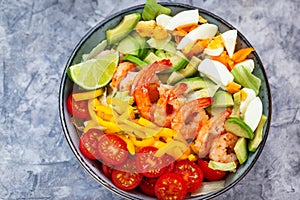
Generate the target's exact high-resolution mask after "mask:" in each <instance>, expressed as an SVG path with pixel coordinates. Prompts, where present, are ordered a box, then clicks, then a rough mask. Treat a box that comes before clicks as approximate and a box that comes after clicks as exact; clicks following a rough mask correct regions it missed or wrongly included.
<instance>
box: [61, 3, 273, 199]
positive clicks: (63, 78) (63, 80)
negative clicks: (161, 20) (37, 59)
mask: <svg viewBox="0 0 300 200" xmlns="http://www.w3.org/2000/svg"><path fill="white" fill-rule="evenodd" d="M159 4H161V5H163V6H173V7H178V8H183V9H197V10H198V11H199V12H200V13H205V14H206V15H208V16H210V17H211V18H213V19H215V20H217V21H219V22H221V23H222V24H224V25H226V26H227V27H229V28H230V29H235V30H237V31H238V36H239V37H240V38H241V40H242V41H243V42H244V43H245V44H246V45H247V46H248V47H252V45H251V43H250V42H249V41H248V40H247V39H246V37H245V36H244V35H243V34H242V33H241V32H240V31H239V30H238V29H237V28H235V27H234V26H233V25H231V24H230V23H229V22H227V21H226V20H225V19H223V18H221V17H220V16H218V15H216V14H214V13H212V12H210V11H208V10H205V9H203V8H199V7H197V6H194V5H189V4H184V3H173V2H170V3H169V2H159ZM144 6H145V4H139V5H135V6H132V7H128V8H125V9H123V10H120V11H118V12H115V13H113V14H111V15H109V16H108V17H106V18H105V19H103V20H101V21H99V22H98V23H97V24H96V25H95V26H93V27H92V28H90V29H89V30H88V31H87V32H86V33H85V34H84V36H83V37H82V38H81V39H80V40H79V42H78V43H77V44H76V46H75V48H74V49H73V50H72V52H71V55H70V56H69V58H68V60H67V63H66V64H65V66H64V70H63V73H62V76H61V82H60V85H59V99H58V101H59V117H60V121H61V126H62V129H63V132H64V135H65V138H66V140H67V142H68V145H69V147H70V148H71V150H72V153H73V154H74V155H75V157H76V159H77V160H78V162H79V163H80V165H81V166H82V167H83V168H84V169H85V171H86V172H87V173H88V174H89V175H90V176H92V177H93V178H94V179H95V180H96V181H97V182H99V183H100V184H101V185H102V186H104V187H106V188H107V189H108V190H110V191H112V192H114V193H115V194H117V195H119V196H121V197H123V198H126V199H137V198H135V197H132V196H129V194H128V193H127V192H125V191H122V190H120V189H117V188H116V187H115V188H114V187H111V186H110V185H109V184H107V183H106V182H105V180H103V179H102V178H101V177H99V176H98V175H96V174H95V172H94V171H93V170H92V169H91V168H90V166H89V165H88V164H87V163H86V162H85V161H84V160H83V158H82V157H81V156H80V154H79V153H78V151H77V149H76V148H75V144H74V143H73V141H72V139H71V137H70V133H69V130H68V128H67V123H66V119H65V116H64V110H65V106H64V102H63V95H64V91H65V85H66V81H67V79H68V77H67V68H68V67H69V66H70V64H71V63H72V61H73V59H74V57H75V55H76V53H77V52H78V50H79V49H80V48H81V46H82V45H83V44H84V43H85V42H86V41H87V40H88V39H89V37H91V36H92V35H93V34H94V33H95V32H96V31H97V30H98V29H99V28H100V27H101V26H102V25H104V24H106V23H107V22H109V21H111V20H112V19H113V18H115V17H118V16H120V15H122V14H125V13H128V12H131V11H134V10H138V9H143V8H144ZM252 53H253V54H254V56H255V58H256V60H257V63H258V65H259V66H260V69H261V71H262V74H263V77H264V79H265V84H266V89H267V93H268V109H269V112H268V116H267V123H266V125H265V132H264V137H263V140H262V142H261V144H260V146H259V148H258V149H257V150H256V155H255V157H254V159H253V161H252V162H251V163H250V164H249V166H248V167H247V168H246V170H245V171H244V172H243V173H242V174H241V175H240V176H239V177H238V178H237V179H236V180H235V181H233V182H232V183H230V184H229V185H227V186H226V187H224V188H223V189H221V190H219V191H216V192H212V193H208V194H205V195H204V196H203V197H204V199H211V198H215V197H217V196H220V195H221V194H223V193H225V192H226V191H228V190H230V189H231V188H232V187H233V186H235V185H236V184H237V183H238V182H240V181H241V180H242V179H243V178H244V177H245V176H246V175H247V174H248V173H249V171H250V170H251V169H252V168H253V166H254V164H255V163H256V161H257V160H258V158H259V157H260V155H261V153H262V151H263V149H264V146H265V143H266V141H267V138H268V134H269V131H270V126H271V118H272V94H271V89H270V84H269V81H268V77H267V74H266V71H265V68H264V66H263V63H262V61H261V59H260V57H259V55H258V53H257V51H254V52H252ZM198 198H199V196H194V197H190V198H189V199H198Z"/></svg>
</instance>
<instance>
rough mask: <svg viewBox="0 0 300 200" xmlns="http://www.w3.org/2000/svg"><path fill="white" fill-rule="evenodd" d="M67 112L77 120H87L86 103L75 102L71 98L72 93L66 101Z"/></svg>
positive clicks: (88, 115)
mask: <svg viewBox="0 0 300 200" xmlns="http://www.w3.org/2000/svg"><path fill="white" fill-rule="evenodd" d="M67 110H68V112H69V113H70V114H71V115H73V116H74V117H77V118H89V117H90V114H89V109H88V101H87V100H83V101H75V100H74V99H73V97H72V93H71V94H70V95H69V96H68V99H67Z"/></svg>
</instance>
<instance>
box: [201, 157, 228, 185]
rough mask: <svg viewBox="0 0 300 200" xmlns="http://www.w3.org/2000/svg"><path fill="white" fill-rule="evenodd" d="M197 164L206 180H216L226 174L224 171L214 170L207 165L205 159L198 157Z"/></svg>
mask: <svg viewBox="0 0 300 200" xmlns="http://www.w3.org/2000/svg"><path fill="white" fill-rule="evenodd" d="M198 165H199V166H200V168H201V169H202V171H203V176H204V179H205V180H208V181H218V180H221V179H223V178H224V177H225V176H226V172H225V171H220V170H214V169H211V168H209V167H208V162H207V161H206V160H202V159H198Z"/></svg>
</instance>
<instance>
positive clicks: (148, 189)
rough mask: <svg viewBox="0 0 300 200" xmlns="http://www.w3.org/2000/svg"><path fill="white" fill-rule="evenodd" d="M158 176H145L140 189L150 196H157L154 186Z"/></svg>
mask: <svg viewBox="0 0 300 200" xmlns="http://www.w3.org/2000/svg"><path fill="white" fill-rule="evenodd" d="M157 180H158V178H148V177H145V176H144V177H143V179H142V182H141V184H140V189H141V190H142V191H143V192H144V193H145V194H147V195H149V196H155V192H154V187H155V183H156V181H157Z"/></svg>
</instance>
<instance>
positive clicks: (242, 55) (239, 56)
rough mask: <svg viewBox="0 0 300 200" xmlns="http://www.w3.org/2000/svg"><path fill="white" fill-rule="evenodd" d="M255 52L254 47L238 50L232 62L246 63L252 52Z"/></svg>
mask: <svg viewBox="0 0 300 200" xmlns="http://www.w3.org/2000/svg"><path fill="white" fill-rule="evenodd" d="M252 51H254V49H253V48H252V47H248V48H244V49H240V50H238V51H237V52H235V53H234V54H233V56H232V60H233V61H234V62H235V63H239V62H242V61H244V60H245V59H246V58H247V56H248V55H249V54H250V53H251V52H252Z"/></svg>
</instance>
